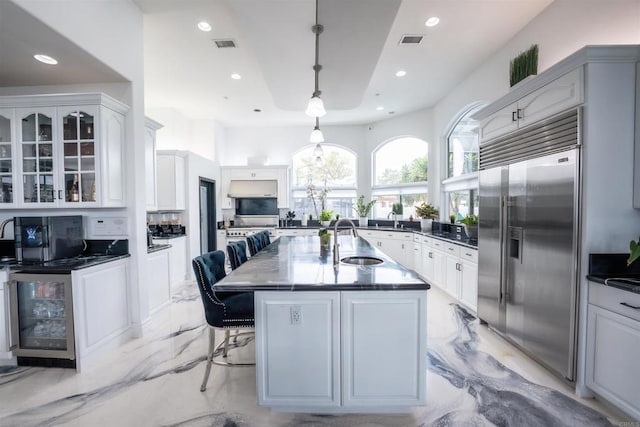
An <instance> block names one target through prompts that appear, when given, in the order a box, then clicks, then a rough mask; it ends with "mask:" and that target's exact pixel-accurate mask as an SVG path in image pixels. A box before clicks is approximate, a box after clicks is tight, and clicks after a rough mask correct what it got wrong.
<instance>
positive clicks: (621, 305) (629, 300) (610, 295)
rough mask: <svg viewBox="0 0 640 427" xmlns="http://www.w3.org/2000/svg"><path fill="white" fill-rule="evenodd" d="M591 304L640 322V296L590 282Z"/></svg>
mask: <svg viewBox="0 0 640 427" xmlns="http://www.w3.org/2000/svg"><path fill="white" fill-rule="evenodd" d="M589 304H593V305H597V306H598V307H602V308H604V309H606V310H610V311H613V312H614V313H618V314H620V315H622V316H626V317H630V318H631V319H634V320H638V321H640V294H635V293H633V292H628V291H623V290H621V289H616V288H612V287H611V286H604V285H601V284H599V283H593V282H589ZM634 307H637V308H634Z"/></svg>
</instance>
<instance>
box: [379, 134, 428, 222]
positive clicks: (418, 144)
mask: <svg viewBox="0 0 640 427" xmlns="http://www.w3.org/2000/svg"><path fill="white" fill-rule="evenodd" d="M428 150H429V144H427V143H426V142H425V141H423V140H421V139H418V138H414V137H399V138H394V139H392V140H390V141H387V142H385V143H384V144H382V145H380V146H379V147H378V148H377V149H376V150H375V151H374V152H373V191H372V194H373V197H374V198H375V199H376V200H377V201H378V202H377V203H376V204H375V205H373V206H374V211H373V216H374V217H375V218H384V217H387V216H388V215H389V213H390V212H392V209H393V205H394V204H396V205H399V206H402V209H401V210H402V217H403V218H409V216H415V210H414V206H415V205H417V204H419V203H421V202H423V201H427V181H428V157H427V155H428Z"/></svg>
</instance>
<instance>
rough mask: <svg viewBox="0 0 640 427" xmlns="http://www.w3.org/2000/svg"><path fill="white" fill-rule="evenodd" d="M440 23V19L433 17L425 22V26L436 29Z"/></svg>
mask: <svg viewBox="0 0 640 427" xmlns="http://www.w3.org/2000/svg"><path fill="white" fill-rule="evenodd" d="M438 22H440V18H438V17H437V16H432V17H431V18H429V19H427V20H426V21H425V22H424V25H426V26H427V27H435V26H436V25H438Z"/></svg>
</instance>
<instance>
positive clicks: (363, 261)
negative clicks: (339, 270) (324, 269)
mask: <svg viewBox="0 0 640 427" xmlns="http://www.w3.org/2000/svg"><path fill="white" fill-rule="evenodd" d="M340 262H344V263H345V264H354V265H377V264H382V263H383V262H384V261H383V260H381V259H380V258H375V257H372V256H348V257H345V258H342V259H341V260H340Z"/></svg>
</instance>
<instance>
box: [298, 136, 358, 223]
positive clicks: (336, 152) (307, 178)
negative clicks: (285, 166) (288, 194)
mask: <svg viewBox="0 0 640 427" xmlns="http://www.w3.org/2000/svg"><path fill="white" fill-rule="evenodd" d="M314 147H315V146H314V145H310V146H308V147H305V148H303V149H302V150H300V151H298V152H297V153H296V154H294V156H293V173H292V175H293V183H292V198H293V200H292V210H294V211H295V212H296V219H298V218H301V217H302V215H303V214H306V215H309V214H312V215H313V217H314V218H317V217H318V215H319V214H320V212H322V210H323V206H324V210H330V211H333V212H334V214H339V215H340V216H341V217H352V216H353V210H352V209H351V207H352V205H353V203H354V202H355V198H356V176H357V175H356V160H357V159H356V155H355V154H354V153H352V152H351V151H349V150H347V149H345V148H342V147H339V146H337V145H330V144H322V150H323V153H324V154H323V156H322V161H321V162H316V156H314V155H313V150H314ZM310 195H313V197H310Z"/></svg>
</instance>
